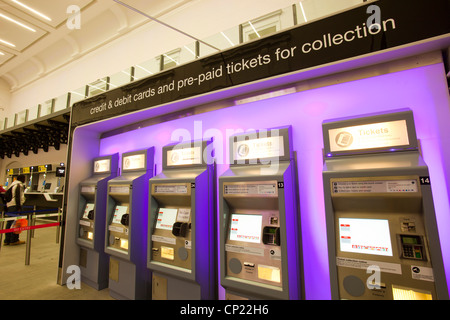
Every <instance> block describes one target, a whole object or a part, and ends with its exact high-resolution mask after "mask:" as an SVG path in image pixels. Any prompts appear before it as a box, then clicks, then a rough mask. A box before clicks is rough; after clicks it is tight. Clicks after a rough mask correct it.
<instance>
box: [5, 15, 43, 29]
mask: <svg viewBox="0 0 450 320" xmlns="http://www.w3.org/2000/svg"><path fill="white" fill-rule="evenodd" d="M0 17H2V18H3V19H5V20H8V21H10V22H12V23H15V24H17V25H19V26H21V27H22V28H25V29H28V30H30V31H32V32H36V30H35V29H33V28H31V27H29V26H27V25H25V24H23V23H22V22H19V21H17V20H14V19H13V18H11V17H8V16H5V15H4V14H3V13H0Z"/></svg>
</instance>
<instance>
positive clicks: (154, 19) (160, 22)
mask: <svg viewBox="0 0 450 320" xmlns="http://www.w3.org/2000/svg"><path fill="white" fill-rule="evenodd" d="M113 1H114V2H116V3H118V4H120V5H122V6H124V7H126V8H128V9H130V10H133V11H134V12H137V13H139V14H141V15H143V16H144V17H147V18H149V19H150V20H153V21H155V22H157V23H159V24H161V25H163V26H165V27H167V28H169V29H172V30H174V31H176V32H179V33H181V34H183V35H185V36H186V37H189V38H191V39H194V40H195V41H198V42H200V43H203V44H204V45H206V46H208V47H210V48H213V49H214V50H217V51H220V49H219V48H217V47H214V46H213V45H211V44H209V43H207V42H205V41H203V40H200V39H198V38H196V37H194V36H191V35H190V34H188V33H186V32H184V31H182V30H180V29H177V28H174V27H172V26H171V25H168V24H167V23H164V22H162V21H160V20H158V19H156V18H153V17H151V16H149V15H148V14H146V13H144V12H142V11H140V10H138V9H136V8H133V7H132V6H129V5H127V4H126V3H123V2H122V1H119V0H113Z"/></svg>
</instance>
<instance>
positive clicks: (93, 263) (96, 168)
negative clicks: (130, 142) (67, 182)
mask: <svg viewBox="0 0 450 320" xmlns="http://www.w3.org/2000/svg"><path fill="white" fill-rule="evenodd" d="M118 159H119V155H118V154H114V155H110V156H104V157H98V158H95V159H94V160H93V161H92V164H93V168H92V176H91V177H90V178H88V179H86V180H84V181H82V182H81V183H80V196H79V208H78V217H79V219H78V237H77V243H78V245H80V247H81V253H80V269H81V280H82V281H83V282H85V283H86V284H88V285H90V286H91V287H93V288H95V289H97V290H101V289H104V288H106V287H107V286H108V265H109V257H108V255H107V254H105V252H104V247H105V225H106V201H107V189H108V186H107V185H108V181H109V180H111V179H113V178H115V177H116V176H117V171H118Z"/></svg>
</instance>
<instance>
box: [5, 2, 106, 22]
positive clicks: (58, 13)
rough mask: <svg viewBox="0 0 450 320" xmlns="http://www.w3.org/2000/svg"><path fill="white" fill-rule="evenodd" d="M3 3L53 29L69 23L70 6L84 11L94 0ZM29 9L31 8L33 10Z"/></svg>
mask: <svg viewBox="0 0 450 320" xmlns="http://www.w3.org/2000/svg"><path fill="white" fill-rule="evenodd" d="M103 1H108V0H103ZM1 2H3V3H4V4H7V5H9V6H10V7H12V8H14V9H16V10H19V12H22V14H24V15H27V16H28V17H29V18H34V19H37V20H39V21H40V22H43V23H45V24H47V25H48V26H50V27H52V28H56V27H58V26H60V25H61V24H65V22H66V21H67V16H68V14H67V8H69V6H71V5H76V6H78V7H79V8H80V9H81V10H83V9H84V8H86V6H87V5H89V4H91V3H92V2H93V0H39V1H36V0H2V1H1ZM20 4H22V5H23V6H22V5H20ZM25 6H26V7H25ZM27 8H30V9H31V10H29V9H27ZM10 10H11V9H10ZM38 13H41V14H42V15H44V16H45V17H47V18H50V19H51V20H50V21H49V20H47V19H46V18H45V17H43V16H40V15H39V14H38Z"/></svg>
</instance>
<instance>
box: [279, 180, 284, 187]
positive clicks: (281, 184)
mask: <svg viewBox="0 0 450 320" xmlns="http://www.w3.org/2000/svg"><path fill="white" fill-rule="evenodd" d="M278 189H284V182H283V181H279V182H278Z"/></svg>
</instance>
